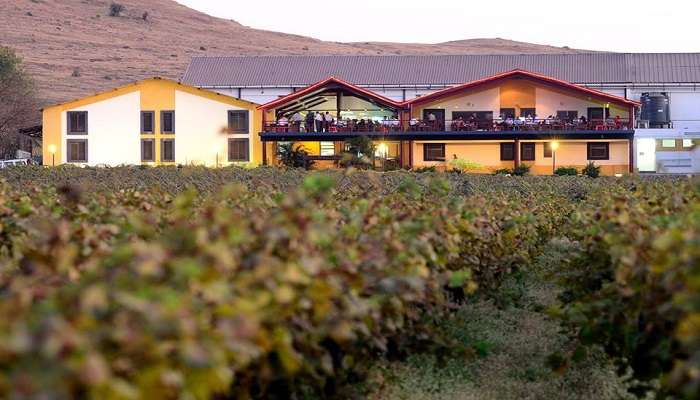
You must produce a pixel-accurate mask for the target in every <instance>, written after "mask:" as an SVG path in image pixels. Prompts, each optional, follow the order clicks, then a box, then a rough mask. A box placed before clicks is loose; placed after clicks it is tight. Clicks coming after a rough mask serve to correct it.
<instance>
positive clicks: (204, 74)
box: [182, 53, 700, 87]
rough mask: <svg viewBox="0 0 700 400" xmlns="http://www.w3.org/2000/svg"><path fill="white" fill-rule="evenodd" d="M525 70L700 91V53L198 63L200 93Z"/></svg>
mask: <svg viewBox="0 0 700 400" xmlns="http://www.w3.org/2000/svg"><path fill="white" fill-rule="evenodd" d="M514 69H523V70H527V71H532V72H536V73H539V74H543V75H547V76H551V77H553V78H557V79H561V80H565V81H569V82H574V83H587V84H595V83H603V84H605V83H698V82H700V53H678V54H673V53H664V54H643V53H642V54H630V53H627V54H624V53H586V54H527V55H440V56H241V57H195V58H193V59H192V61H191V63H190V65H189V67H188V68H187V71H186V72H185V75H184V77H183V79H182V80H183V82H184V83H187V84H190V85H194V86H200V87H216V86H225V87H254V86H306V85H310V84H312V83H314V82H318V81H320V80H323V79H325V78H327V77H329V76H335V77H338V78H340V79H343V80H345V81H348V82H352V83H355V84H358V85H386V86H412V85H420V86H424V85H445V84H449V85H453V84H459V83H463V82H468V81H473V80H477V79H482V78H484V77H488V76H491V75H496V74H498V73H501V72H505V71H510V70H514Z"/></svg>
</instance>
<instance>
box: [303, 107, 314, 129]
mask: <svg viewBox="0 0 700 400" xmlns="http://www.w3.org/2000/svg"><path fill="white" fill-rule="evenodd" d="M314 117H315V115H314V112H313V111H309V112H308V113H306V120H305V123H304V125H305V126H306V132H313V131H314Z"/></svg>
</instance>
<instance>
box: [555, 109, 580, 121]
mask: <svg viewBox="0 0 700 400" xmlns="http://www.w3.org/2000/svg"><path fill="white" fill-rule="evenodd" d="M557 118H559V119H560V120H562V121H568V122H571V121H576V120H577V119H578V111H557Z"/></svg>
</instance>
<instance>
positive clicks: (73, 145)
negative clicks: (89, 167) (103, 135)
mask: <svg viewBox="0 0 700 400" xmlns="http://www.w3.org/2000/svg"><path fill="white" fill-rule="evenodd" d="M66 147H67V149H68V154H67V158H68V162H74V163H86V162H87V160H88V153H87V140H85V139H68V141H67V146H66Z"/></svg>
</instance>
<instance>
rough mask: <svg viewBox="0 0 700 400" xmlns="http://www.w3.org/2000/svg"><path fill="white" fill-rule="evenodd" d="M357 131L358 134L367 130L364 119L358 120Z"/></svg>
mask: <svg viewBox="0 0 700 400" xmlns="http://www.w3.org/2000/svg"><path fill="white" fill-rule="evenodd" d="M357 129H358V130H359V131H360V132H364V131H366V130H367V124H366V123H365V119H364V118H362V119H361V120H360V122H358V123H357Z"/></svg>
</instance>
